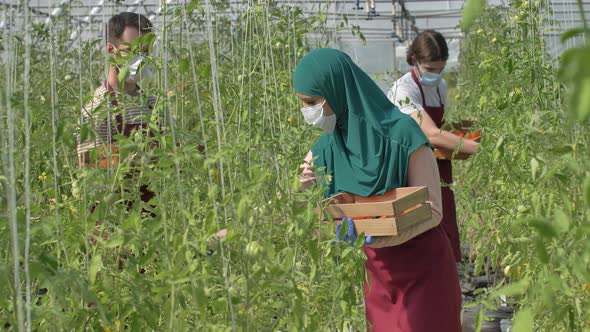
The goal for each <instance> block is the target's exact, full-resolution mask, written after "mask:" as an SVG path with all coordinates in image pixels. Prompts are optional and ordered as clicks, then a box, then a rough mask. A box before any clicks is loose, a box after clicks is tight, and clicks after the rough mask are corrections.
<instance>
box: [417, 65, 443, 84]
mask: <svg viewBox="0 0 590 332" xmlns="http://www.w3.org/2000/svg"><path fill="white" fill-rule="evenodd" d="M418 72H419V73H420V84H422V85H425V86H438V85H439V84H440V81H441V80H442V72H443V71H442V70H441V71H440V74H436V73H431V72H429V71H422V70H421V69H420V67H419V66H418Z"/></svg>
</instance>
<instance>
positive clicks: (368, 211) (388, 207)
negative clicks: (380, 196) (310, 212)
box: [326, 202, 393, 219]
mask: <svg viewBox="0 0 590 332" xmlns="http://www.w3.org/2000/svg"><path fill="white" fill-rule="evenodd" d="M326 211H327V212H328V213H330V214H331V215H332V217H333V218H334V219H341V218H342V217H350V218H354V217H362V216H369V217H378V216H393V206H392V204H391V202H378V203H353V204H333V205H329V206H328V207H327V208H326Z"/></svg>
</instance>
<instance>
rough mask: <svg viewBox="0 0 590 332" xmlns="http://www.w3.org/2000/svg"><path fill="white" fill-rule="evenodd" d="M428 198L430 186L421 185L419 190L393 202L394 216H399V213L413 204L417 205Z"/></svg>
mask: <svg viewBox="0 0 590 332" xmlns="http://www.w3.org/2000/svg"><path fill="white" fill-rule="evenodd" d="M427 200H428V188H427V187H420V189H419V190H416V191H415V192H413V193H411V194H409V195H407V196H404V197H401V198H400V199H398V200H396V201H394V202H393V213H394V216H395V217H397V216H399V214H400V213H401V212H403V211H405V210H407V209H409V208H411V207H413V206H416V205H418V204H420V203H424V202H426V201H427Z"/></svg>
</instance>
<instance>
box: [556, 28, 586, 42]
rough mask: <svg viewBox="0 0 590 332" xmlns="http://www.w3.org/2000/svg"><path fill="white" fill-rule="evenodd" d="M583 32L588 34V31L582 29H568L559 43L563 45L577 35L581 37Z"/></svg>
mask: <svg viewBox="0 0 590 332" xmlns="http://www.w3.org/2000/svg"><path fill="white" fill-rule="evenodd" d="M585 32H588V31H587V29H586V28H584V27H579V28H573V29H569V30H567V31H566V32H564V33H563V34H562V35H561V42H562V43H565V42H566V41H567V40H568V39H570V38H573V37H575V36H577V35H581V34H583V33H585Z"/></svg>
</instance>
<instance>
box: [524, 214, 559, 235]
mask: <svg viewBox="0 0 590 332" xmlns="http://www.w3.org/2000/svg"><path fill="white" fill-rule="evenodd" d="M528 223H529V224H530V225H531V226H533V227H534V228H535V229H536V230H537V231H538V232H539V235H541V236H542V237H545V238H553V237H556V236H557V231H556V230H555V227H553V225H551V224H550V223H549V222H547V221H546V220H544V219H539V218H531V219H529V220H528Z"/></svg>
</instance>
